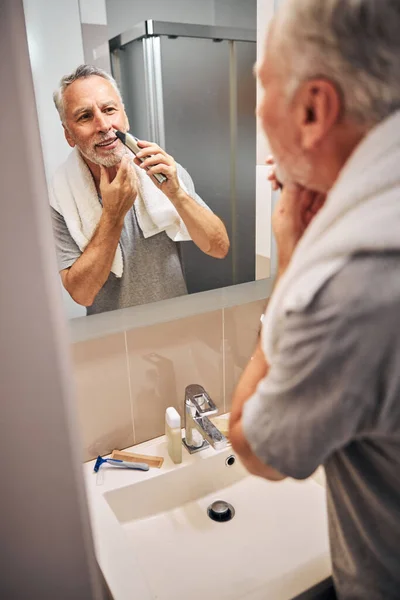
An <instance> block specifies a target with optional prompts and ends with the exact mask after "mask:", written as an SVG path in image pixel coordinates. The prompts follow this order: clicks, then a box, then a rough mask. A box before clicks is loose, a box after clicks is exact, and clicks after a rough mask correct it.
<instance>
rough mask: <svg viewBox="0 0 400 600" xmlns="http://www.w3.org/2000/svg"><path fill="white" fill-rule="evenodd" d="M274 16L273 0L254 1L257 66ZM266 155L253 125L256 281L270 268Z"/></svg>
mask: <svg viewBox="0 0 400 600" xmlns="http://www.w3.org/2000/svg"><path fill="white" fill-rule="evenodd" d="M273 14H274V0H258V1H257V62H258V61H260V60H261V58H262V55H263V50H264V46H265V40H266V36H267V31H268V27H269V24H270V22H271V19H272V17H273ZM261 93H262V92H261V87H260V84H259V83H257V103H259V101H260V98H261ZM268 155H269V146H268V141H267V139H266V137H265V135H264V133H263V130H262V127H261V123H260V122H259V121H257V167H256V257H257V261H256V279H264V278H265V277H269V275H270V265H269V261H266V260H265V259H266V258H270V257H271V244H272V231H271V212H272V201H273V197H272V192H271V186H270V184H269V182H268V181H267V177H268V172H269V168H268V167H267V166H266V165H265V160H266V158H267V156H268Z"/></svg>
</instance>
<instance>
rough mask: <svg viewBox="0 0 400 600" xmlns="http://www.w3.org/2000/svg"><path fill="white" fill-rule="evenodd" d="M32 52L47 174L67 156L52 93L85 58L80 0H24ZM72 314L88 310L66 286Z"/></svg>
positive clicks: (80, 313) (70, 315) (67, 309)
mask: <svg viewBox="0 0 400 600" xmlns="http://www.w3.org/2000/svg"><path fill="white" fill-rule="evenodd" d="M23 6H24V12H25V21H26V31H27V37H28V45H29V55H30V61H31V67H32V75H33V84H34V89H35V97H36V106H37V112H38V119H39V127H40V138H41V141H42V150H43V159H44V166H45V171H46V177H47V180H48V181H49V180H50V179H51V177H52V174H53V173H54V171H55V169H56V168H57V167H58V165H60V164H61V163H62V162H63V161H64V160H65V159H66V158H67V156H68V154H69V152H70V147H69V146H68V144H67V142H66V141H65V138H64V134H63V129H62V126H61V123H60V119H59V117H58V113H57V111H56V109H55V107H54V104H53V98H52V94H53V91H54V89H55V88H56V87H57V84H58V82H59V80H60V79H61V77H62V76H63V75H65V74H66V73H70V72H71V71H73V69H75V68H76V67H77V66H78V65H80V64H81V63H83V62H84V60H83V45H82V35H81V22H80V16H79V3H78V0H57V1H54V2H49V1H48V0H23ZM63 295H64V303H65V307H66V311H67V313H68V316H69V317H77V316H80V315H84V314H86V311H85V309H84V308H83V307H82V306H78V305H77V304H75V302H74V301H73V300H72V299H71V298H70V296H69V294H67V293H66V292H65V290H63Z"/></svg>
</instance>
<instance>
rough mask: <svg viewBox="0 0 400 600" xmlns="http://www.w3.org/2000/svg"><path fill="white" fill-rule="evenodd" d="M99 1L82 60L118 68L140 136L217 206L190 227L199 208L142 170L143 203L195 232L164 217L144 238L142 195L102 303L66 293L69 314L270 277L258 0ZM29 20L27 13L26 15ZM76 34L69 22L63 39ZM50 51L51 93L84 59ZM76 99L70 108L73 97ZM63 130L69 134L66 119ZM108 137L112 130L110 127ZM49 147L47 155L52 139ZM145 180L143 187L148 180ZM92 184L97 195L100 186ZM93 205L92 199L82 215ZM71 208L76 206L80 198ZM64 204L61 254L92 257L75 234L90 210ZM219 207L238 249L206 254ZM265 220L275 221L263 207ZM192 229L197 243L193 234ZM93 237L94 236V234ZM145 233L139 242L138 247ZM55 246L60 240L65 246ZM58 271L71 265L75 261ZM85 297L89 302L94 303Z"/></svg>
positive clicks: (89, 6)
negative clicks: (259, 130) (259, 178)
mask: <svg viewBox="0 0 400 600" xmlns="http://www.w3.org/2000/svg"><path fill="white" fill-rule="evenodd" d="M98 4H99V7H100V5H102V6H103V14H102V15H101V16H100V17H99V14H98V13H99V10H100V9H99V7H97V9H96V10H97V15H95V18H93V10H94V8H93V6H94V5H93V3H92V2H88V1H87V0H86V1H84V0H81V2H80V20H81V35H82V42H83V53H82V54H83V56H82V60H80V61H79V62H85V63H87V64H92V65H95V66H97V67H100V68H103V69H104V70H105V71H107V72H108V73H112V75H113V76H114V78H115V80H116V81H117V84H118V86H119V89H120V91H121V94H122V98H123V101H124V107H125V111H126V115H127V118H128V120H129V131H130V133H131V134H133V135H134V136H135V137H136V138H139V140H147V141H151V142H153V143H155V144H157V145H158V146H159V147H160V148H161V149H162V150H165V152H167V153H168V155H170V156H172V157H173V159H174V160H175V161H176V163H177V164H178V165H179V166H178V175H179V181H180V184H181V188H183V189H184V191H185V193H187V195H188V196H189V197H190V198H192V199H193V201H194V203H195V205H196V206H199V205H200V206H201V207H203V208H204V205H206V207H207V208H208V209H210V210H209V211H207V209H206V208H204V212H203V213H199V214H197V215H196V218H195V219H194V225H193V223H191V220H190V219H191V218H192V217H191V216H190V215H189V216H188V214H186V215H184V216H183V217H182V214H183V213H182V212H181V213H180V212H179V209H177V208H176V206H177V205H176V204H174V203H173V202H171V201H170V199H169V198H168V197H167V195H166V193H163V191H162V189H163V188H162V187H161V190H160V189H159V186H158V188H157V186H156V185H154V183H153V182H152V181H151V180H150V178H148V177H147V176H146V175H145V174H144V173H143V175H144V177H143V179H144V180H146V181H147V182H148V184H147V190H146V192H145V191H144V188H143V187H140V190H141V194H140V193H139V194H138V195H139V196H140V195H142V196H143V198H144V196H146V197H147V202H143V203H142V204H144V205H145V212H147V214H148V216H150V221H153V222H156V218H157V217H156V215H155V213H151V210H152V206H151V205H152V204H157V206H158V203H159V202H162V201H163V202H164V204H163V206H166V207H167V210H169V208H172V209H173V210H172V211H171V212H172V217H168V218H170V219H171V218H172V219H175V221H176V219H178V222H179V223H180V225H182V221H183V226H185V227H184V229H186V233H187V229H188V224H189V229H190V227H191V230H190V232H189V236H185V235H183V236H180V233H181V230H180V229H179V227H178V234H176V232H175V237H174V235H172V236H170V237H168V233H167V230H168V226H167V227H164V228H163V225H160V226H158V225H157V223H156V225H157V227H156V228H155V229H156V233H154V234H152V235H149V237H145V236H146V235H147V233H146V232H145V230H144V228H143V220H142V221H140V218H139V217H138V204H139V202H138V201H137V200H135V202H134V204H133V208H132V209H130V211H129V213H127V217H126V218H125V221H124V229H123V232H122V233H121V237H120V243H119V245H118V246H117V249H116V251H115V258H116V257H117V254H118V251H119V250H121V254H122V257H121V256H120V270H119V272H116V270H115V269H114V270H113V267H112V265H111V263H110V274H109V275H108V277H107V278H106V282H105V283H104V284H103V285H102V286H101V288H100V291H99V292H98V293H96V296H95V300H94V302H93V305H94V306H95V308H94V309H93V308H92V306H93V305H92V306H89V307H88V308H87V309H86V308H84V307H83V306H78V305H77V304H76V303H74V302H73V301H72V299H71V296H70V294H68V292H66V291H65V290H64V298H65V307H66V311H67V314H68V316H69V317H70V318H73V317H76V316H82V315H85V314H86V312H88V314H94V313H96V312H105V311H108V310H114V309H116V308H125V307H128V306H134V305H138V304H142V303H147V302H154V301H157V300H161V299H166V298H171V297H176V296H180V295H183V294H186V293H188V294H193V293H197V292H202V291H207V290H211V289H216V288H221V287H227V286H231V285H235V284H238V283H244V282H248V281H254V280H255V279H256V278H260V277H262V276H264V277H266V276H268V275H269V241H268V240H265V238H264V239H263V240H261V242H259V241H257V247H259V248H262V249H261V250H260V251H258V250H257V252H256V201H255V196H256V168H255V166H256V119H255V115H254V111H255V105H256V82H255V79H254V77H253V73H252V68H253V65H254V63H255V61H256V12H257V11H256V4H257V2H256V0H246V1H243V0H242V1H240V0H231V1H229V2H227V0H207V1H205V2H204V3H201V6H199V3H197V2H196V0H187V1H186V2H185V6H184V9H183V7H182V3H181V2H177V1H174V0H170V1H169V2H165V0H154V1H149V2H147V3H145V4H143V3H140V2H138V1H137V0H131V1H130V2H126V1H124V0H105V2H103V3H102V2H99V3H98ZM178 5H179V6H178ZM28 18H29V15H27V21H28ZM96 19H97V20H96ZM28 34H29V31H28ZM68 35H69V31H68V27H67V24H66V29H65V36H66V38H67V37H68ZM28 37H29V35H28ZM33 42H34V40H32V37H31V40H30V51H31V50H32V51H34V50H35V48H34V43H33ZM49 60H51V62H52V69H51V71H52V75H53V79H52V90H54V89H55V88H56V87H57V85H58V82H59V80H60V79H61V77H62V76H64V75H66V74H67V73H71V72H72V71H73V70H74V68H75V67H76V66H77V65H78V64H79V62H75V63H73V64H72V61H71V68H69V70H66V69H65V67H64V65H65V63H66V61H65V59H64V60H62V59H61V57H60V58H58V56H57V55H55V54H54V55H51V57H50V58H49ZM58 63H59V64H58ZM34 67H35V65H33V73H34V80H35V90H36V95H37V97H38V96H40V93H41V91H42V92H43V89H42V81H41V77H40V76H39V75H40V73H39V65H38V64H37V65H36V67H37V69H36V76H35V68H34ZM41 68H42V69H44V68H45V65H44V64H42V65H41ZM55 73H57V76H56V78H54V75H55ZM42 79H43V77H42ZM89 79H92V80H93V79H95V80H98V79H99V78H98V77H95V78H93V77H92V78H89ZM48 80H49V77H48ZM48 80H47V81H46V86H47V92H48V91H49V90H48V87H49V86H48ZM76 83H78V82H74V84H72V85H75V84H76ZM104 83H107V84H108V83H109V82H105V80H104V81H103V82H101V81H100V84H104ZM71 89H72V87H71V88H70V90H71ZM67 90H68V88H67ZM79 93H80V91H79ZM75 96H76V95H75ZM79 100H80V96H79V94H78V98H76V97H75V102H77V105H76V106H78V105H79ZM68 106H69V107H71V103H70V104H69V105H68ZM52 110H53V111H54V110H55V109H54V108H52ZM38 111H39V120H40V126H41V134H42V140H43V144H44V146H45V145H46V140H45V138H46V136H49V135H52V134H53V133H50V132H49V128H48V126H46V121H45V120H44V119H40V102H38ZM57 118H58V116H57ZM111 122H112V120H111ZM58 128H59V131H60V132H61V134H60V135H62V125H61V123H60V122H59V121H58ZM54 131H55V130H54V127H53V129H52V132H54ZM109 131H114V129H109ZM101 135H103V132H102V133H101ZM110 135H111V134H110ZM104 136H105V137H107V132H106V133H104ZM67 137H68V136H67ZM102 139H103V138H102ZM74 141H76V140H74ZM108 141H110V140H108V138H107V139H105V138H104V143H107V142H108ZM111 143H112V140H111ZM118 143H119V144H121V145H122V143H121V142H118ZM63 144H64V148H65V150H64V155H63V156H60V157H59V158H60V160H57V165H55V164H54V163H55V159H54V158H52V162H53V164H51V168H47V169H46V171H47V176H48V180H49V182H50V181H52V180H53V174H54V172H55V168H56V166H58V164H60V163H65V160H66V159H68V156H69V153H70V151H71V149H70V148H69V146H68V144H67V141H65V140H63ZM153 150H154V148H153ZM73 152H75V150H74V151H73ZM127 152H128V153H129V151H127ZM44 153H45V155H46V148H45V147H44ZM59 154H61V153H59ZM132 157H133V155H132ZM45 161H46V156H45ZM46 167H47V165H46ZM87 167H88V165H87V164H86V167H84V168H85V169H86V171H87V172H88V173H89V175H92V176H93V173H92V172H91V171H88V169H87ZM137 171H138V169H136V172H137ZM93 177H94V176H93ZM140 182H141V186H142V180H140ZM57 185H59V184H57ZM149 186H152V188H153V191H152V189H151V187H150V188H149ZM149 189H150V192H149V191H148V190H149ZM53 191H54V190H53ZM97 192H99V190H97ZM76 193H77V192H76ZM92 193H96V189H95V187H94V186H93V185H92ZM61 195H62V194H61ZM99 195H100V198H97V194H96V197H94V203H95V204H96V203H98V201H99V200H100V204H99V206H98V207H97V209H99V210H97V212H100V213H101V210H102V208H101V204H102V202H101V193H100V194H99ZM149 198H150V200H149ZM153 198H154V199H153ZM70 201H71V198H67V200H66V201H65V204H66V205H67V206H68V203H69V202H70ZM87 206H89V205H88V204H86V199H85V203H84V205H83V208H82V207H80V208H79V209H78V213H79V211H84V210H85V208H87ZM168 207H169V208H168ZM180 208H181V207H180ZM53 210H54V207H53ZM74 210H75V213H76V203H75V204H74ZM153 210H154V208H153ZM57 211H59V215H61V225H62V227H63V229H62V233H61V234H60V232H58V236H60V235H61V238H63V237H64V238H65V236H66V235H67V236H68V234H69V236H70V238H69V240H68V243H67V244H66V247H64V253H66V255H67V256H69V257H70V262H71V260H74V262H72V265H73V264H75V262H76V261H77V260H78V258H77V257H80V256H84V255H85V252H86V248H85V241H83V242H82V243H81V247H79V245H78V244H77V239H76V237H77V236H76V235H75V237H74V235H72V233H71V232H72V231H73V230H74V227H75V224H76V222H77V220H79V219H81V217H82V215H81V214H78V215H77V214H75V216H74V217H71V216H70V215H66V214H64V211H68V208H65V207H64V208H61V207H60V204H58V205H57ZM131 213H132V214H133V217H132V218H131V220H130V223H131V222H132V220H133V221H134V226H132V223H131V226H127V224H126V223H127V218H128V215H130V214H131ZM210 215H216V216H217V217H218V219H217V220H215V221H214V222H213V221H211V220H210V221H209V222H208V223H207V227H211V228H212V227H214V229H215V227H216V224H217V223H220V224H221V225H220V228H219V229H218V227H217V230H216V235H217V237H218V236H221V235H222V233H221V232H223V231H225V229H226V232H227V235H228V237H229V242H230V248H229V252H228V253H226V252H225V253H224V252H222V255H223V256H222V255H221V256H218V257H215V256H212V255H211V256H210V255H208V254H207V248H206V246H207V242H208V241H209V238H207V240H206V242H205V243H204V241H202V243H199V240H198V239H195V238H198V236H197V235H194V234H193V232H198V231H200V232H201V231H204V227H205V225H204V223H203V220H204V218H206V219H211V216H210ZM264 217H265V219H267V216H266V215H264ZM264 217H263V218H264ZM74 219H75V221H74ZM71 220H72V223H71ZM192 220H193V219H192ZM219 220H220V221H219ZM56 221H57V219H56ZM62 221H64V223H62ZM97 224H98V221H97ZM95 226H96V223H95V224H94V225H93V223H92V224H91V227H92V230H91V235H93V231H94V230H95ZM58 227H60V222H58V224H57V223H56V227H55V229H56V230H57V228H58ZM202 227H203V230H202ZM157 228H158V229H157ZM78 229H79V228H78ZM89 229H90V228H89ZM190 233H192V235H190ZM78 234H79V232H78ZM124 235H125V238H124ZM264 236H265V229H264ZM78 237H79V236H78ZM203 237H204V236H203ZM188 238H189V239H190V238H191V239H192V240H193V241H188ZM201 238H202V236H201V235H200V240H201ZM91 239H92V238H91V237H90V235H88V234H87V235H86V243H88V242H90V241H91ZM132 240H133V243H132ZM135 240H136V241H135ZM137 240H140V244H139V246H140V247H139V246H138V244H137ZM181 240H182V241H181ZM135 244H136V245H135ZM57 245H58V246H60V243H59V242H58V244H57ZM77 246H78V247H77ZM86 247H87V246H86ZM71 248H72V249H74V251H72V250H71ZM138 248H139V249H138ZM149 248H150V250H148V249H149ZM58 252H60V248H58ZM135 252H136V257H135ZM153 253H154V258H153ZM225 254H226V255H225ZM256 254H257V260H256ZM71 256H72V259H71ZM135 259H136V260H135ZM260 261H261V263H262V266H261V268H260ZM100 262H101V261H100ZM114 263H115V259H114ZM114 263H113V264H114ZM65 264H66V263H64V265H65ZM96 264H99V263H96V261H94V262H93V268H91V269H90V268H89V269H88V271H87V272H86V274H85V277H84V278H83V279H84V281H88V280H89V279H90V277H91V275H92V274H93V270H94V269H95V266H96ZM121 265H122V274H121ZM138 265H139V267H138ZM59 268H60V269H61V268H62V269H64V268H65V269H66V271H68V270H70V269H71V268H72V267H70V266H68V267H65V266H64V267H59ZM256 269H257V271H258V274H257V277H256ZM176 272H178V277H176ZM174 274H175V275H174ZM260 274H261V275H260ZM174 276H175V279H174ZM126 280H127V281H128V283H126ZM122 282H124V283H123V285H122ZM111 297H112V300H110V298H111ZM99 298H101V301H99ZM96 299H97V300H96ZM82 304H87V301H86V300H85V301H84V302H82Z"/></svg>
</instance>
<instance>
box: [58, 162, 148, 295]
mask: <svg viewBox="0 0 400 600" xmlns="http://www.w3.org/2000/svg"><path fill="white" fill-rule="evenodd" d="M100 191H101V196H102V201H103V211H102V215H101V218H100V221H99V224H98V226H97V229H96V231H95V233H94V235H93V237H92V239H91V240H90V242H89V244H88V245H87V246H86V248H85V250H84V252H83V253H82V254H81V256H80V257H79V258H78V259H77V260H76V261H75V262H74V264H73V265H72V266H71V267H69V268H68V269H64V270H62V271H61V279H62V282H63V285H64V287H65V289H66V290H67V291H68V293H69V294H70V295H71V297H72V298H73V300H75V302H77V303H78V304H81V305H82V306H91V305H92V304H93V302H94V299H95V298H96V296H97V294H98V293H99V291H100V289H101V288H102V287H103V285H104V284H105V282H106V281H107V279H108V276H109V274H110V271H111V266H112V263H113V260H114V256H115V252H116V249H117V246H118V243H119V240H120V237H121V231H122V227H123V225H124V219H125V215H126V213H127V212H128V210H129V209H130V208H131V207H132V205H133V202H134V200H135V198H136V195H137V188H136V175H135V171H134V168H133V165H132V164H131V161H130V158H129V157H128V156H124V157H123V159H122V161H121V164H120V166H119V169H118V173H117V176H116V177H115V179H114V180H113V181H112V182H110V180H109V176H108V171H107V170H106V169H105V168H104V167H101V180H100Z"/></svg>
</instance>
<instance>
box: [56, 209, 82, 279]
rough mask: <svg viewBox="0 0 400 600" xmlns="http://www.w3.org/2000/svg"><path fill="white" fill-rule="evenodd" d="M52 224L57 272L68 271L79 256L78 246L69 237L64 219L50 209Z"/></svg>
mask: <svg viewBox="0 0 400 600" xmlns="http://www.w3.org/2000/svg"><path fill="white" fill-rule="evenodd" d="M50 210H51V219H52V224H53V236H54V242H55V245H56V254H57V264H58V270H59V271H62V270H63V269H68V268H69V267H71V266H72V265H73V264H74V262H75V261H76V260H77V259H78V258H79V257H80V256H81V254H82V252H81V251H80V250H79V246H77V244H76V243H75V241H74V240H73V238H72V237H71V235H70V233H69V231H68V227H67V224H66V223H65V220H64V217H63V216H62V215H61V214H60V213H59V212H57V211H56V210H55V209H54V208H53V207H50Z"/></svg>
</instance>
